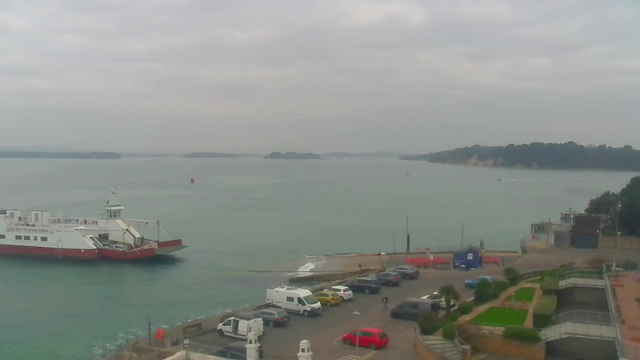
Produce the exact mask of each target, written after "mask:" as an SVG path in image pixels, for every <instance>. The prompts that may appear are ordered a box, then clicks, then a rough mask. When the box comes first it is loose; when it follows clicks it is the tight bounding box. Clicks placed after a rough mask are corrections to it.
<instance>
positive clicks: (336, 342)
mask: <svg viewBox="0 0 640 360" xmlns="http://www.w3.org/2000/svg"><path fill="white" fill-rule="evenodd" d="M332 343H333V345H340V344H342V336H340V337H337V338H335V339H334V340H333V342H332Z"/></svg>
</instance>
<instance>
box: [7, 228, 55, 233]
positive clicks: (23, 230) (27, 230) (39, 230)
mask: <svg viewBox="0 0 640 360" xmlns="http://www.w3.org/2000/svg"><path fill="white" fill-rule="evenodd" d="M7 232H21V233H38V234H53V230H51V229H42V228H36V227H7Z"/></svg>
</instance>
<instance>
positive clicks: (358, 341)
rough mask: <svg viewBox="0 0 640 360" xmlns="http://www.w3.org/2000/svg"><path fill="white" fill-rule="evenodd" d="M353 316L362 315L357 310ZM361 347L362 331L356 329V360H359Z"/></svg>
mask: <svg viewBox="0 0 640 360" xmlns="http://www.w3.org/2000/svg"><path fill="white" fill-rule="evenodd" d="M353 315H360V313H359V312H358V311H357V310H356V311H354V312H353ZM359 347H360V329H356V359H357V358H358V348H359Z"/></svg>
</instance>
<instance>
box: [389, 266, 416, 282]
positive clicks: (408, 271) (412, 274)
mask: <svg viewBox="0 0 640 360" xmlns="http://www.w3.org/2000/svg"><path fill="white" fill-rule="evenodd" d="M391 271H393V272H397V273H398V274H400V276H402V278H403V279H417V278H418V276H420V270H418V269H416V268H414V267H413V266H409V265H403V266H398V267H397V268H395V269H392V270H391Z"/></svg>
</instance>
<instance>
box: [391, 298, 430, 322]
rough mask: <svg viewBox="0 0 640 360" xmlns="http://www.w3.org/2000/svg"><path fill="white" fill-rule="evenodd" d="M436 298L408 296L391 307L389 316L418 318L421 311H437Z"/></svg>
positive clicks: (408, 318) (409, 318)
mask: <svg viewBox="0 0 640 360" xmlns="http://www.w3.org/2000/svg"><path fill="white" fill-rule="evenodd" d="M438 303H439V301H438V300H431V299H420V298H409V299H407V300H405V301H403V302H401V303H400V304H398V305H397V306H395V307H394V308H393V309H391V312H390V313H391V317H393V318H396V319H407V320H418V317H419V316H420V314H422V313H426V312H431V311H438V308H439V305H438Z"/></svg>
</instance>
